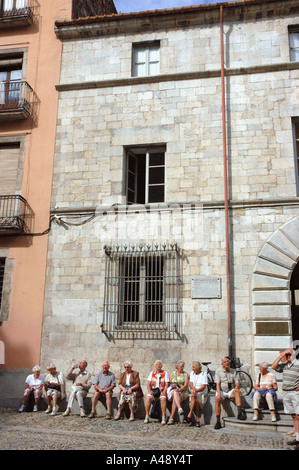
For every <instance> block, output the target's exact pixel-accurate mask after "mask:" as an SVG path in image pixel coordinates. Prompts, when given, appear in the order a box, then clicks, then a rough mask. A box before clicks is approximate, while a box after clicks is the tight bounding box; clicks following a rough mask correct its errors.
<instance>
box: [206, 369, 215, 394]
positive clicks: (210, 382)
mask: <svg viewBox="0 0 299 470" xmlns="http://www.w3.org/2000/svg"><path fill="white" fill-rule="evenodd" d="M207 378H208V392H210V391H211V390H216V384H215V382H214V379H213V377H212V374H211V372H210V371H209V372H208V373H207Z"/></svg>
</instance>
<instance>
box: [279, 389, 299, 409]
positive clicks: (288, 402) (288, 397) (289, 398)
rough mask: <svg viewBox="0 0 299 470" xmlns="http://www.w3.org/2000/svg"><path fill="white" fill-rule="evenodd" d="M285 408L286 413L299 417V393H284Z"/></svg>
mask: <svg viewBox="0 0 299 470" xmlns="http://www.w3.org/2000/svg"><path fill="white" fill-rule="evenodd" d="M282 400H283V406H284V411H285V413H288V414H290V415H299V392H295V390H294V391H293V390H292V391H289V392H288V391H286V392H283V397H282Z"/></svg>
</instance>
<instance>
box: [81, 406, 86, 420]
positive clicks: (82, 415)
mask: <svg viewBox="0 0 299 470" xmlns="http://www.w3.org/2000/svg"><path fill="white" fill-rule="evenodd" d="M80 416H81V418H86V414H85V411H84V408H80Z"/></svg>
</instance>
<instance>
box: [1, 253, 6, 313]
mask: <svg viewBox="0 0 299 470" xmlns="http://www.w3.org/2000/svg"><path fill="white" fill-rule="evenodd" d="M4 269H5V258H0V311H1V303H2V292H3V282H4Z"/></svg>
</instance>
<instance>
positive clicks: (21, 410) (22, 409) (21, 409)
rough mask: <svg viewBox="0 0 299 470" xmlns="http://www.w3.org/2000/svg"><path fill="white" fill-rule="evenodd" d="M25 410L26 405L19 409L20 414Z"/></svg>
mask: <svg viewBox="0 0 299 470" xmlns="http://www.w3.org/2000/svg"><path fill="white" fill-rule="evenodd" d="M24 410H25V405H21V407H20V408H19V413H23V411H24Z"/></svg>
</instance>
